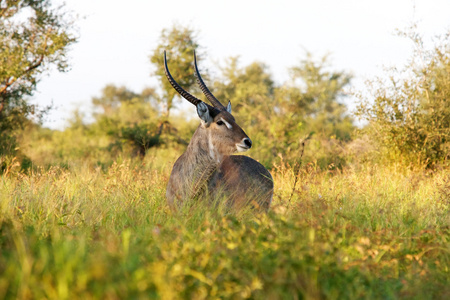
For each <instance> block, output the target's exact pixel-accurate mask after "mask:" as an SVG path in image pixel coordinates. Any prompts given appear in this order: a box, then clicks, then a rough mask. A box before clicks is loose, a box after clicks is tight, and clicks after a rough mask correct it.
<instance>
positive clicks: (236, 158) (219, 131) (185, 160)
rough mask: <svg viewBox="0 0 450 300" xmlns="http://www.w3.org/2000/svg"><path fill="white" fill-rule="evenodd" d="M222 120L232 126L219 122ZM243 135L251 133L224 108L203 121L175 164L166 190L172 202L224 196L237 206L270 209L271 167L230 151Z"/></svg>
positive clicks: (174, 206) (240, 141)
mask: <svg viewBox="0 0 450 300" xmlns="http://www.w3.org/2000/svg"><path fill="white" fill-rule="evenodd" d="M220 120H223V121H225V122H227V123H228V124H229V125H230V126H231V128H228V127H227V126H226V125H218V124H217V122H218V121H220ZM244 139H248V136H247V135H246V134H245V132H244V131H243V130H242V129H241V128H240V127H239V126H238V125H237V124H236V122H235V119H234V117H233V116H232V115H231V114H230V113H228V112H227V111H221V112H220V113H219V114H217V115H216V116H214V119H213V121H212V122H210V123H206V122H203V121H202V124H200V126H199V127H198V128H197V130H196V131H195V133H194V135H193V136H192V139H191V141H190V143H189V145H188V147H187V149H186V152H184V153H183V154H182V155H181V156H180V157H179V158H178V160H177V161H176V162H175V164H174V166H173V169H172V173H171V175H170V179H169V183H168V185H167V191H166V197H167V201H168V202H169V205H170V206H171V207H173V208H176V207H178V206H179V205H181V204H182V203H184V202H185V201H187V200H190V199H193V198H196V199H200V198H202V199H203V198H204V199H207V200H209V201H214V200H222V199H224V200H225V201H226V203H227V204H229V205H230V206H232V207H235V208H240V207H242V206H244V205H247V204H249V203H250V204H251V205H253V206H254V207H258V208H260V209H262V210H265V211H267V210H268V209H269V206H270V203H271V201H272V196H273V180H272V176H271V175H270V173H269V171H268V170H267V169H266V168H264V166H262V165H261V164H260V163H258V162H257V161H255V160H254V159H252V158H250V157H247V156H241V155H231V154H233V153H235V152H237V151H238V147H237V145H243V141H244ZM239 149H242V148H239Z"/></svg>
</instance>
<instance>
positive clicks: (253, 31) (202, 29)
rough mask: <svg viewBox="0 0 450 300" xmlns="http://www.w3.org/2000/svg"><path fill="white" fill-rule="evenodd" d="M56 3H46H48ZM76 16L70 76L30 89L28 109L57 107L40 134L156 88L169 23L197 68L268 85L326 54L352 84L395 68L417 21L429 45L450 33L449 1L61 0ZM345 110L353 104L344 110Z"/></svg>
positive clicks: (53, 77) (402, 60) (54, 74)
mask: <svg viewBox="0 0 450 300" xmlns="http://www.w3.org/2000/svg"><path fill="white" fill-rule="evenodd" d="M60 2H62V1H59V0H58V1H56V0H53V3H60ZM64 2H65V3H66V7H67V8H68V9H70V10H72V11H73V12H74V13H76V14H78V15H80V19H79V21H78V22H77V24H78V27H79V36H80V38H79V42H78V43H77V44H75V45H74V46H73V47H72V49H71V51H70V53H69V56H70V58H71V59H70V63H71V66H72V68H71V70H70V71H69V72H67V73H62V74H61V73H58V72H57V71H52V72H51V73H50V74H49V75H48V76H46V77H45V78H44V79H43V80H42V81H41V82H40V84H39V85H38V90H37V92H36V93H35V96H34V98H33V99H34V100H33V102H37V103H40V104H42V105H46V104H49V103H50V102H51V101H53V103H54V104H55V108H54V110H53V111H52V112H51V113H50V115H49V116H48V117H47V121H46V122H45V123H44V125H45V126H48V127H51V128H55V129H62V128H63V127H64V125H65V124H66V121H67V118H68V117H69V116H70V115H71V111H73V110H74V109H75V108H76V107H78V108H80V109H81V110H82V111H85V112H89V111H90V109H91V106H90V103H91V98H92V97H93V96H99V95H100V91H101V89H102V88H103V87H104V86H105V85H106V84H109V83H113V84H116V85H125V86H126V87H128V88H130V89H132V90H134V91H136V92H140V91H141V90H142V89H143V88H144V87H145V86H155V87H156V85H157V81H156V80H155V79H154V78H151V77H150V73H151V72H152V71H153V69H152V68H153V67H152V65H151V64H150V61H149V55H150V53H151V52H152V50H153V49H155V48H156V45H157V43H158V41H159V36H160V33H161V30H162V29H163V28H170V27H171V26H172V25H173V24H181V25H183V26H186V25H188V26H190V27H191V28H193V29H194V30H196V31H198V32H199V36H198V38H199V43H200V45H201V46H202V49H203V50H204V53H205V54H206V55H205V60H204V61H202V67H201V68H207V69H209V70H212V71H213V72H214V71H215V70H216V71H217V68H216V63H217V62H219V63H222V64H223V63H224V59H225V58H227V57H229V56H240V62H241V66H245V65H247V64H249V63H251V62H253V61H262V62H264V63H266V64H267V65H268V66H269V67H270V71H271V72H272V74H273V76H274V79H275V81H276V82H278V83H281V82H283V81H285V80H286V79H288V78H289V75H288V68H290V67H292V66H295V65H297V64H298V62H299V61H300V60H301V59H302V58H304V53H305V52H304V50H305V49H306V50H308V51H309V52H311V53H313V54H314V55H315V56H316V57H317V58H320V57H321V56H323V55H324V54H327V53H330V54H331V62H332V66H333V68H334V69H336V70H345V71H348V72H351V73H353V75H354V76H355V78H356V80H355V82H361V81H362V80H363V79H366V78H372V77H373V76H375V75H380V74H382V67H383V66H393V65H396V66H401V65H402V64H404V63H405V60H406V59H407V58H408V56H409V55H410V53H411V43H410V42H408V41H407V40H405V39H402V38H400V37H396V36H395V34H394V33H395V30H396V29H404V28H406V27H407V26H408V25H410V24H411V23H412V22H413V21H417V22H418V25H419V30H420V32H421V33H423V34H424V35H425V37H427V38H431V37H433V36H435V35H438V34H444V33H445V32H446V31H448V30H450V1H449V0H415V1H413V0H377V1H365V0H341V1H337V0H316V1H311V0H308V1H304V0H300V1H288V0H273V1H268V0H239V1H237V0H227V1H211V0H210V1H205V0H192V1H188V0H173V1H164V0H159V1H153V0H152V1H149V0H147V1H145V0H128V1H118V0H66V1H64ZM349 105H350V106H351V105H352V104H351V103H350V104H349Z"/></svg>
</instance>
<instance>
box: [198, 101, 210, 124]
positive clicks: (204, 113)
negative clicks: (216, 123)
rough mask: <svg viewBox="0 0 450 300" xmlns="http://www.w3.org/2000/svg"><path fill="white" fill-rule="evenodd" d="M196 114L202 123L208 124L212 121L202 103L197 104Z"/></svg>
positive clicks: (207, 109) (205, 106) (206, 107)
mask: <svg viewBox="0 0 450 300" xmlns="http://www.w3.org/2000/svg"><path fill="white" fill-rule="evenodd" d="M197 114H198V116H199V117H200V119H202V121H203V122H205V123H206V124H209V123H211V122H212V121H213V118H212V117H211V115H210V114H209V108H208V106H207V105H206V104H205V103H204V102H200V103H199V104H197Z"/></svg>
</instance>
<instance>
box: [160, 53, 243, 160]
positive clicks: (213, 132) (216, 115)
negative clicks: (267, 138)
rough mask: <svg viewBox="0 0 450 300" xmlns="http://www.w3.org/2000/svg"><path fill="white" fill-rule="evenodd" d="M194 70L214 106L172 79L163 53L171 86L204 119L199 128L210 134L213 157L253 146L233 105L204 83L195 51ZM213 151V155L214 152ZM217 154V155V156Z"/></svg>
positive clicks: (210, 147) (210, 148) (203, 90)
mask: <svg viewBox="0 0 450 300" xmlns="http://www.w3.org/2000/svg"><path fill="white" fill-rule="evenodd" d="M194 67H195V76H196V78H197V84H198V85H199V86H200V89H201V90H202V92H203V94H204V95H205V96H206V98H207V99H208V100H209V102H210V103H211V104H212V105H209V104H207V103H205V102H203V101H202V100H200V99H198V98H196V97H195V96H193V95H191V94H190V93H188V92H186V91H185V90H184V89H183V88H182V87H181V86H180V85H179V84H178V83H177V82H176V81H175V80H174V79H173V77H172V75H171V74H170V72H169V68H168V67H167V59H166V52H165V51H164V70H165V73H166V77H167V79H168V80H169V82H170V84H171V85H172V87H173V88H174V89H175V90H176V91H177V92H178V93H179V94H180V95H181V96H182V97H183V98H184V99H186V100H187V101H189V102H190V103H192V104H193V105H195V106H196V107H197V114H198V116H199V118H200V120H201V124H200V127H201V128H202V129H204V130H205V131H206V132H207V135H208V143H209V150H210V153H211V156H213V157H215V156H216V157H223V156H225V155H230V154H232V153H234V152H244V151H247V150H248V149H250V148H251V147H252V141H251V140H250V138H249V137H248V136H247V134H246V133H245V132H244V130H242V128H241V127H240V126H239V125H238V124H237V123H236V120H235V119H234V117H233V115H232V114H231V103H230V102H228V105H227V107H225V106H223V105H222V103H220V101H219V100H217V98H216V97H214V95H213V94H212V93H211V91H210V90H209V89H208V87H207V86H206V84H205V83H204V82H203V79H202V77H201V76H200V72H199V71H198V67H197V57H196V55H195V52H194ZM212 152H214V153H212ZM217 155H218V156H217Z"/></svg>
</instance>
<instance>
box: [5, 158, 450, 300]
mask: <svg viewBox="0 0 450 300" xmlns="http://www.w3.org/2000/svg"><path fill="white" fill-rule="evenodd" d="M169 172H170V168H169V167H168V165H164V164H160V163H159V162H158V161H157V160H154V159H151V158H150V159H147V160H146V161H144V163H142V162H140V161H137V160H136V161H130V160H124V161H119V162H117V163H114V164H113V165H112V166H110V167H108V168H106V169H101V168H100V167H92V166H88V165H81V164H79V165H68V166H67V167H66V168H60V167H52V168H50V169H48V170H44V169H37V170H35V171H33V172H31V173H30V174H18V175H17V176H5V175H4V176H3V177H1V178H0V190H1V193H0V249H1V254H0V274H1V275H0V298H6V299H14V298H20V299H32V298H51V299H77V298H83V299H92V298H95V299H97V298H108V299H134V298H144V299H147V298H155V299H178V298H188V299H205V298H208V299H215V298H236V299H241V298H256V299H280V298H285V299H320V298H327V299H355V298H408V299H409V298H417V299H436V298H441V299H446V298H449V297H450V273H449V272H450V270H449V267H450V235H449V233H450V226H449V225H450V215H449V209H450V175H449V174H448V172H447V171H435V172H423V171H410V170H404V169H401V168H396V167H395V166H393V167H389V168H386V167H383V168H381V167H379V166H377V165H373V164H372V165H370V164H368V165H364V166H361V167H359V169H351V168H347V169H344V170H330V171H328V172H324V171H320V170H319V168H317V167H316V166H315V165H314V164H309V165H306V166H304V167H303V168H301V169H300V170H299V171H298V172H297V170H295V171H294V169H293V168H291V167H290V166H289V165H287V164H284V163H283V162H281V163H280V164H278V165H276V166H275V168H274V169H273V170H272V174H273V177H274V180H275V187H276V191H275V196H274V201H273V205H272V208H271V211H270V212H269V213H268V214H267V215H257V214H254V213H251V212H249V211H246V212H243V213H234V214H229V213H225V212H224V211H221V210H220V209H219V210H213V209H211V208H208V207H205V206H203V205H202V204H201V203H200V204H195V205H191V206H188V207H185V208H183V210H181V211H179V212H172V211H171V210H170V209H169V208H168V206H167V204H166V201H165V185H166V182H167V180H168V175H169ZM296 172H297V173H296ZM296 176H298V180H297V184H296V185H295V187H294V181H295V177H296ZM291 195H292V197H291Z"/></svg>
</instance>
